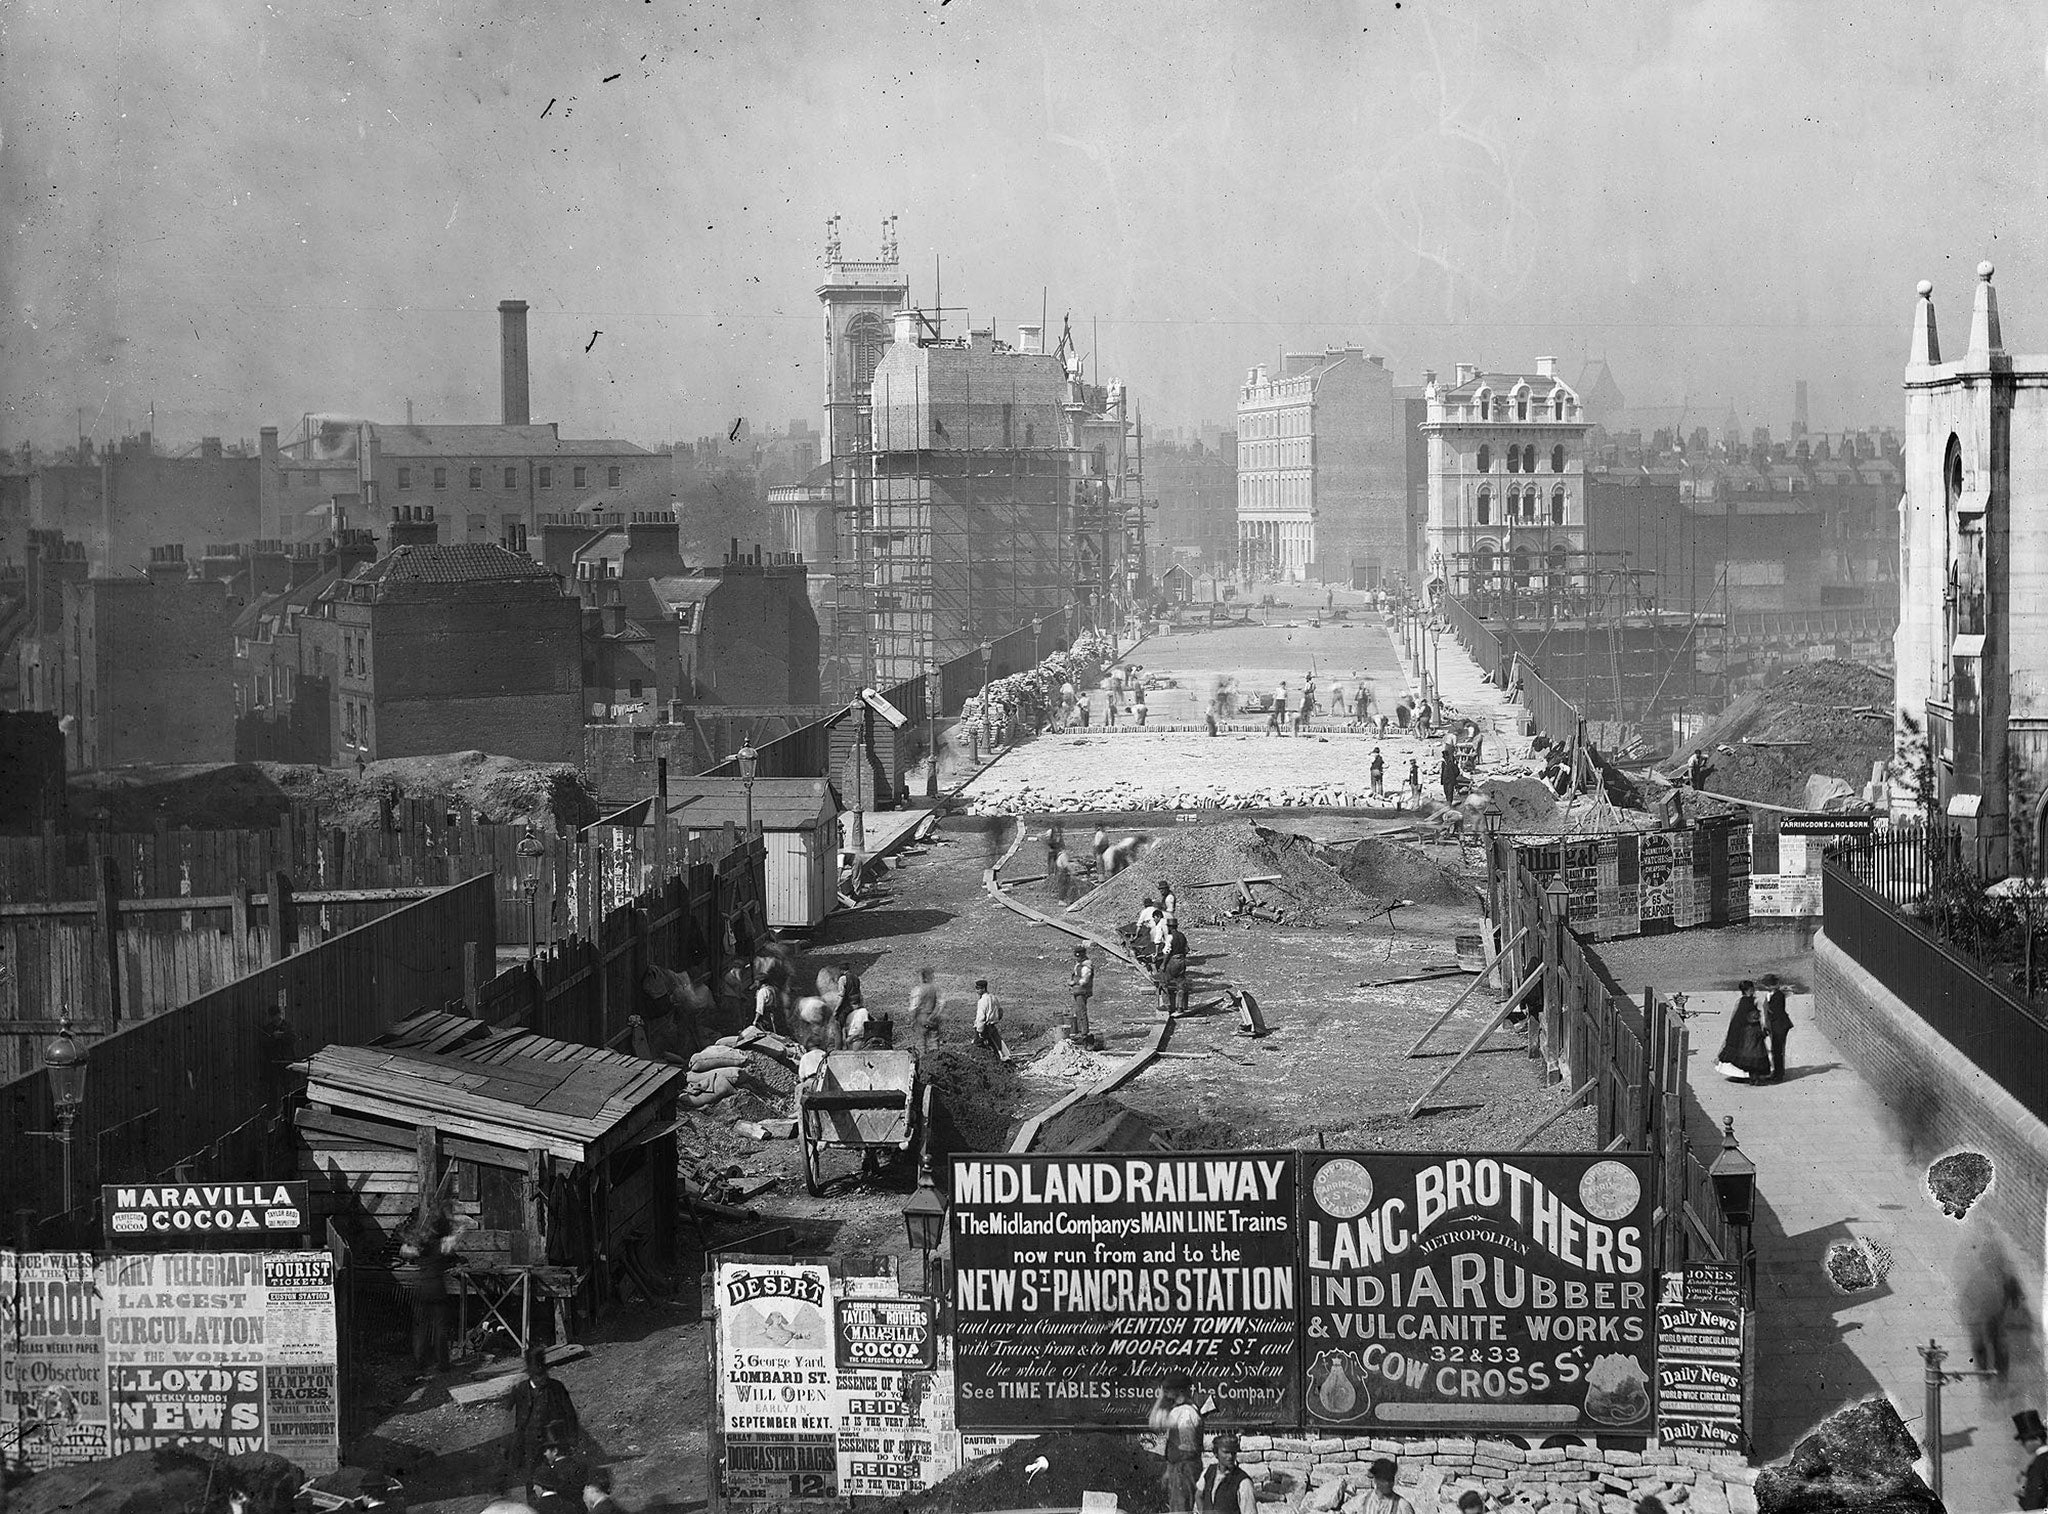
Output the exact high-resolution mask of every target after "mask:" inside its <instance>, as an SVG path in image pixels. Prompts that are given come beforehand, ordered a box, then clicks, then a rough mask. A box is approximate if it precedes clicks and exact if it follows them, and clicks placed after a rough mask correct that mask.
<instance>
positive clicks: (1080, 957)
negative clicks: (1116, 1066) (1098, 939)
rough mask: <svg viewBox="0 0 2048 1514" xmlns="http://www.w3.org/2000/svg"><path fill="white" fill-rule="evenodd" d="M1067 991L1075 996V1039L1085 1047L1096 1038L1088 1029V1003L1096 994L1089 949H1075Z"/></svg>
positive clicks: (1078, 947)
mask: <svg viewBox="0 0 2048 1514" xmlns="http://www.w3.org/2000/svg"><path fill="white" fill-rule="evenodd" d="M1067 989H1068V991H1069V992H1070V993H1072V994H1073V996H1074V1029H1073V1038H1074V1039H1075V1040H1076V1041H1079V1042H1080V1043H1081V1044H1082V1045H1083V1046H1086V1045H1088V1044H1089V1043H1090V1042H1091V1041H1093V1040H1094V1039H1095V1038H1094V1036H1093V1035H1092V1034H1091V1033H1090V1031H1089V1029H1088V1001H1089V999H1091V998H1093V997H1094V994H1095V964H1094V963H1093V962H1091V961H1089V960H1088V948H1087V947H1086V946H1077V947H1075V948H1074V970H1073V972H1071V973H1070V974H1068V976H1067Z"/></svg>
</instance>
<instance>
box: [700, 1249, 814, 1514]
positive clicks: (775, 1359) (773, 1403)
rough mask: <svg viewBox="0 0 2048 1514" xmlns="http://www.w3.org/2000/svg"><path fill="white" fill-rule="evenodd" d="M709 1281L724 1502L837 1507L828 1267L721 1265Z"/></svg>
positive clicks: (730, 1505)
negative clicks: (715, 1316) (714, 1305)
mask: <svg viewBox="0 0 2048 1514" xmlns="http://www.w3.org/2000/svg"><path fill="white" fill-rule="evenodd" d="M714 1287H715V1290H716V1299H717V1309H718V1356H717V1361H718V1380H719V1406H720V1411H721V1424H720V1429H721V1439H722V1442H723V1448H724V1454H723V1456H722V1457H721V1458H720V1466H719V1469H718V1471H719V1484H720V1488H721V1490H722V1492H723V1495H724V1502H725V1506H726V1507H727V1508H729V1509H761V1510H767V1509H776V1510H806V1509H815V1510H820V1511H822V1510H826V1509H832V1508H837V1507H838V1506H839V1502H838V1497H839V1486H838V1484H839V1437H838V1403H837V1397H836V1395H837V1391H838V1384H837V1375H836V1372H835V1370H834V1368H833V1365H832V1319H833V1298H832V1274H831V1271H830V1269H829V1268H827V1267H826V1266H825V1265H824V1264H823V1263H819V1262H766V1261H748V1262H740V1261H721V1262H720V1263H719V1264H718V1273H717V1276H716V1279H715V1282H714Z"/></svg>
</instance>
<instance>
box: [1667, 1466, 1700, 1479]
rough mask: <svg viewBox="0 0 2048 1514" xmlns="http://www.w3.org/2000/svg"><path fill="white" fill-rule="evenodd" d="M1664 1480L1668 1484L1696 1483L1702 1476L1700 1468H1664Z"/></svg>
mask: <svg viewBox="0 0 2048 1514" xmlns="http://www.w3.org/2000/svg"><path fill="white" fill-rule="evenodd" d="M1661 1470H1662V1471H1663V1473H1664V1480H1665V1481H1666V1482H1668V1483H1685V1482H1695V1481H1697V1480H1698V1478H1699V1475H1700V1469H1699V1468H1698V1467H1664V1468H1662V1469H1661Z"/></svg>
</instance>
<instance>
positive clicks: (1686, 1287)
mask: <svg viewBox="0 0 2048 1514" xmlns="http://www.w3.org/2000/svg"><path fill="white" fill-rule="evenodd" d="M1662 1282H1663V1287H1662V1291H1661V1292H1660V1293H1659V1295H1658V1298H1657V1438H1658V1442H1659V1444H1661V1445H1664V1446H1670V1447H1678V1448H1683V1449H1687V1450H1694V1451H1719V1452H1723V1453H1726V1452H1735V1453H1738V1454H1739V1453H1741V1452H1742V1450H1743V1448H1744V1446H1745V1445H1746V1444H1747V1440H1746V1438H1745V1435H1744V1432H1743V1424H1742V1371H1743V1349H1742V1348H1743V1340H1742V1335H1743V1327H1742V1279H1741V1275H1740V1273H1739V1272H1738V1270H1737V1269H1736V1268H1735V1267H1734V1266H1732V1265H1730V1264H1728V1263H1725V1262H1699V1263H1694V1264H1693V1265H1691V1266H1688V1267H1681V1268H1679V1269H1678V1270H1677V1271H1675V1272H1667V1273H1665V1274H1664V1277H1663V1279H1662Z"/></svg>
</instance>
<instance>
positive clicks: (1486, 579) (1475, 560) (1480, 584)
mask: <svg viewBox="0 0 2048 1514" xmlns="http://www.w3.org/2000/svg"><path fill="white" fill-rule="evenodd" d="M1472 577H1473V580H1474V584H1473V586H1474V587H1475V588H1477V589H1478V590H1479V591H1480V592H1481V593H1484V592H1486V590H1487V589H1488V588H1489V587H1490V586H1491V585H1490V580H1491V579H1492V578H1493V543H1492V542H1490V541H1483V542H1481V543H1480V544H1479V545H1478V546H1477V547H1475V548H1474V549H1473V551H1472Z"/></svg>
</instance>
